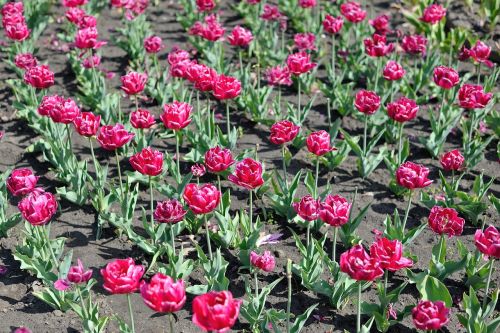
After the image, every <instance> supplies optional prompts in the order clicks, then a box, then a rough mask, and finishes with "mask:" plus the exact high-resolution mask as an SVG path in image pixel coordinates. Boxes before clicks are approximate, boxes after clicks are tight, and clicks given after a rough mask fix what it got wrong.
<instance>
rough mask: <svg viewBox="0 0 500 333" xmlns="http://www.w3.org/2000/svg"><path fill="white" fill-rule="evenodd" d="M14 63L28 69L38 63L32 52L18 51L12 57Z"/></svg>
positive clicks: (18, 66) (20, 67)
mask: <svg viewBox="0 0 500 333" xmlns="http://www.w3.org/2000/svg"><path fill="white" fill-rule="evenodd" d="M14 63H15V65H16V67H17V68H19V69H22V70H28V69H30V68H31V67H35V66H37V65H38V59H37V58H36V57H35V56H34V55H33V54H32V53H19V54H18V55H16V57H15V58H14Z"/></svg>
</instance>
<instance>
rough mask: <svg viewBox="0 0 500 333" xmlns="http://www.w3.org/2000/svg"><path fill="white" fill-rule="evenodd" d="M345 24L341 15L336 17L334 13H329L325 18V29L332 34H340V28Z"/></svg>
mask: <svg viewBox="0 0 500 333" xmlns="http://www.w3.org/2000/svg"><path fill="white" fill-rule="evenodd" d="M343 25H344V20H343V19H342V17H341V16H339V17H334V16H332V15H329V14H327V15H326V16H325V19H324V20H323V29H324V30H325V31H326V32H327V33H329V34H331V35H335V34H338V33H339V31H340V29H342V26H343Z"/></svg>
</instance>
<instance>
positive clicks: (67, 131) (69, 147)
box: [66, 124, 73, 151]
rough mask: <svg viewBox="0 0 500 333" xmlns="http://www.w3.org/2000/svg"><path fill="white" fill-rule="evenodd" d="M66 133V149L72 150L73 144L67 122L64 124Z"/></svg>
mask: <svg viewBox="0 0 500 333" xmlns="http://www.w3.org/2000/svg"><path fill="white" fill-rule="evenodd" d="M66 133H68V150H69V151H72V147H73V145H72V144H71V130H70V129H69V124H66Z"/></svg>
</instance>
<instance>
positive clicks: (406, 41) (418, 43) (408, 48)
mask: <svg viewBox="0 0 500 333" xmlns="http://www.w3.org/2000/svg"><path fill="white" fill-rule="evenodd" d="M401 47H402V48H403V50H404V51H405V52H406V53H409V54H422V55H425V52H426V50H427V38H425V37H424V36H421V35H409V36H404V37H403V40H402V42H401Z"/></svg>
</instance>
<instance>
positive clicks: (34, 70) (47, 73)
mask: <svg viewBox="0 0 500 333" xmlns="http://www.w3.org/2000/svg"><path fill="white" fill-rule="evenodd" d="M24 82H26V83H27V84H29V85H30V86H32V87H33V88H36V89H47V88H49V87H50V86H52V85H54V72H52V71H51V70H50V69H49V66H47V65H39V66H33V67H31V68H29V69H27V70H26V72H25V73H24Z"/></svg>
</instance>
